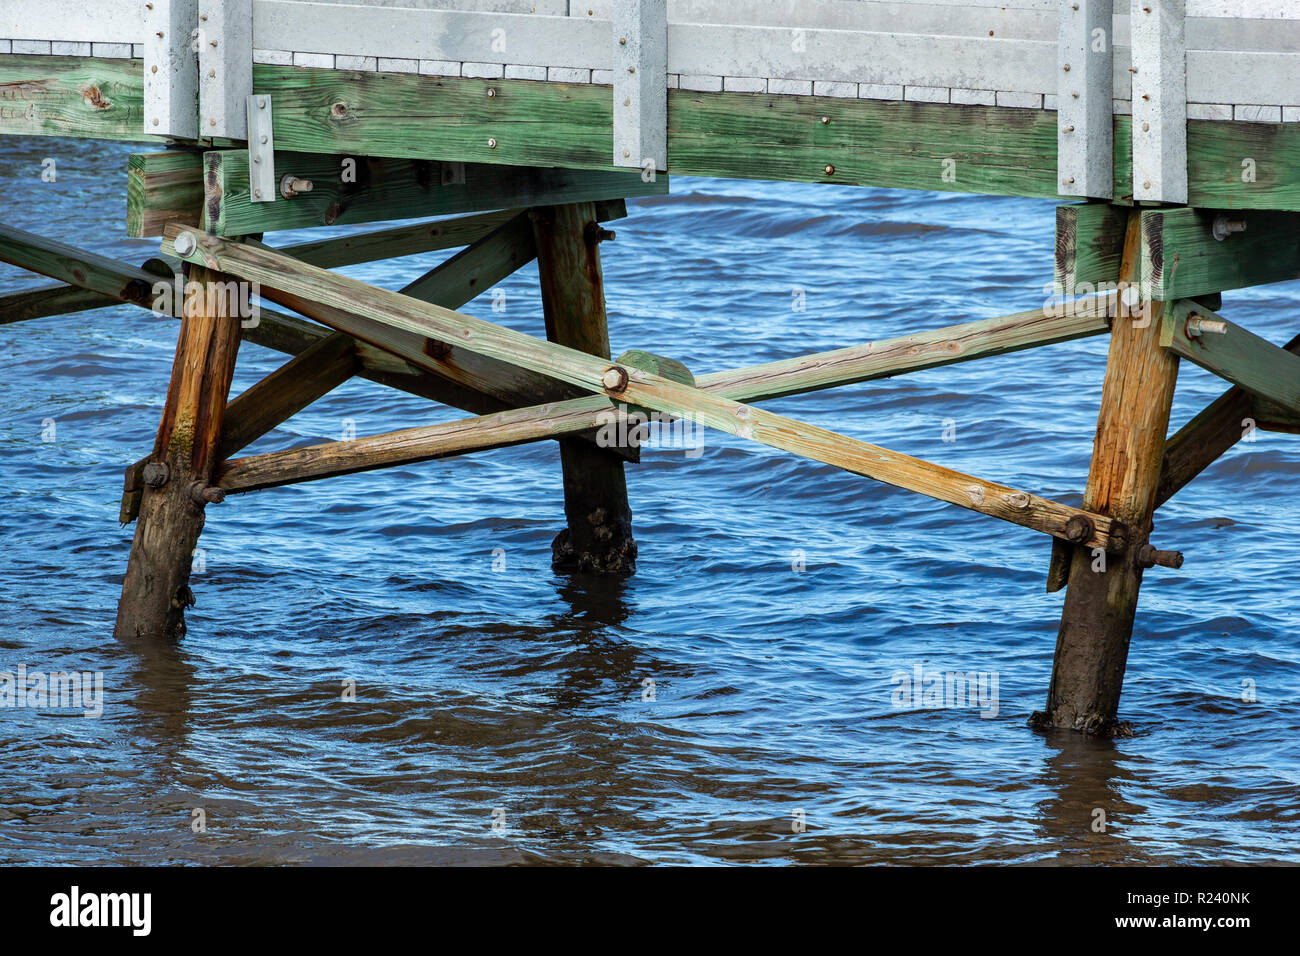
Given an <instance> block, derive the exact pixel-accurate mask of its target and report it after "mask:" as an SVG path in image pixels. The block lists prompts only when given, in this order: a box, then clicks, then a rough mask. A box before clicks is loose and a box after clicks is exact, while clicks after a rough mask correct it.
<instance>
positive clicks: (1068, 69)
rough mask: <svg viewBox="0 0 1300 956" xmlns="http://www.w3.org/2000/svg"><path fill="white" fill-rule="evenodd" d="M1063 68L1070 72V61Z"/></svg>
mask: <svg viewBox="0 0 1300 956" xmlns="http://www.w3.org/2000/svg"><path fill="white" fill-rule="evenodd" d="M1061 69H1063V70H1065V72H1066V73H1069V72H1070V64H1068V63H1067V64H1065V66H1063V67H1062V68H1061Z"/></svg>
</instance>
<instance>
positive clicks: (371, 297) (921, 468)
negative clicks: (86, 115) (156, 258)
mask: <svg viewBox="0 0 1300 956" xmlns="http://www.w3.org/2000/svg"><path fill="white" fill-rule="evenodd" d="M181 232H186V230H183V229H180V228H173V227H168V230H167V233H166V236H167V238H166V240H165V241H164V243H163V248H164V250H165V251H168V252H174V251H175V246H174V244H173V240H174V238H175V237H176V236H177V235H178V234H179V233H181ZM188 235H190V236H192V237H193V238H194V243H195V246H194V248H193V249H192V250H191V251H190V252H189V253H188V254H187V255H186V256H185V257H184V258H186V259H187V260H189V261H191V262H196V263H200V264H206V265H207V266H208V267H209V268H213V269H215V270H217V271H220V272H226V273H229V274H231V275H234V276H237V277H240V278H243V279H245V280H247V281H252V282H257V283H259V285H260V286H261V290H262V295H263V297H264V298H267V299H269V300H271V301H275V302H281V303H282V304H283V302H284V301H285V299H286V298H293V299H310V300H313V301H316V302H318V303H320V304H321V305H324V306H327V307H330V308H333V309H339V310H344V309H346V310H349V311H351V312H353V313H356V314H358V315H361V316H364V317H366V318H368V319H370V320H372V321H374V322H376V323H380V324H383V325H388V326H392V327H394V328H397V329H402V330H404V331H407V332H410V333H413V334H416V335H424V336H428V337H431V338H436V339H438V340H440V341H447V342H456V343H457V344H459V345H461V346H463V347H464V348H466V349H469V350H471V351H474V352H478V353H480V354H483V355H486V356H489V357H492V358H496V359H498V360H500V361H503V362H507V363H510V364H512V365H517V366H520V367H522V368H525V369H529V370H531V371H534V372H537V373H540V374H543V375H547V376H551V377H554V378H557V379H560V380H561V381H566V382H569V383H570V384H573V385H576V386H578V387H579V388H582V389H584V390H587V391H590V392H594V393H596V394H607V393H608V394H611V395H612V396H614V397H617V398H618V399H619V400H620V401H625V402H629V403H632V404H636V405H642V406H645V407H647V408H652V409H655V410H656V411H659V412H663V413H666V414H669V415H675V416H678V417H682V416H687V417H690V418H692V419H693V420H695V421H697V422H699V423H700V424H704V425H708V426H710V427H712V428H717V429H720V430H723V431H727V432H730V433H731V434H735V435H738V436H740V437H744V438H750V439H753V440H754V441H758V442H760V443H762V444H766V445H769V446H771V447H773V448H779V449H782V450H785V451H790V452H794V453H795V454H798V455H801V456H803V457H805V458H811V459H813V460H815V461H820V462H823V463H825V464H829V465H833V466H835V467H838V468H843V469H845V470H847V471H851V472H853V473H855V474H860V475H863V476H865V477H868V478H874V479H876V480H879V481H883V482H886V483H888V484H892V485H895V486H897V487H900V488H905V489H907V490H910V491H916V492H919V493H921V494H925V495H927V496H929V497H932V498H937V499H939V500H941V501H947V502H949V503H951V504H956V505H959V506H961V507H964V508H969V509H970V510H973V511H978V512H980V513H982V514H988V515H992V516H994V517H999V518H1003V519H1005V520H1008V521H1012V522H1014V523H1016V524H1020V525H1022V526H1024V527H1029V528H1033V529H1034V530H1037V531H1042V532H1045V533H1048V534H1052V535H1054V536H1058V537H1064V538H1073V539H1076V540H1078V542H1079V543H1080V544H1084V545H1088V546H1093V547H1102V548H1105V549H1107V550H1116V549H1118V548H1119V547H1121V546H1122V542H1121V541H1120V535H1119V534H1118V530H1119V529H1118V527H1117V526H1114V524H1113V522H1112V521H1111V519H1110V518H1108V517H1106V516H1104V515H1092V514H1087V513H1085V512H1082V511H1080V510H1079V509H1077V508H1071V507H1069V506H1067V505H1062V504H1059V503H1057V502H1053V501H1048V500H1046V499H1043V498H1039V497H1037V496H1035V495H1031V494H1028V493H1025V492H1021V491H1017V490H1015V489H1013V488H1009V487H1007V486H1005V485H1000V484H997V483H995V482H989V481H984V480H983V479H979V478H974V477H971V476H969V475H963V474H961V473H959V472H955V471H952V470H950V469H947V468H942V467H940V466H937V465H932V464H930V463H928V462H924V461H921V460H919V459H916V458H912V457H911V456H908V455H903V454H900V453H898V452H893V451H890V450H888V449H885V448H880V447H878V446H876V445H870V444H868V443H866V442H860V441H856V440H854V439H850V438H846V437H844V436H842V435H837V434H835V433H834V432H830V431H827V430H826V429H822V428H817V427H815V426H812V425H807V424H804V423H802V422H797V421H795V420H793V419H789V418H785V417H783V416H779V415H774V414H772V413H771V412H766V411H763V410H761V409H756V408H753V407H751V406H748V405H743V404H740V403H738V402H734V401H731V400H730V399H726V398H723V397H720V396H717V395H712V394H709V393H708V392H706V391H703V390H701V389H698V388H694V387H691V386H688V385H683V384H681V383H678V382H673V381H670V380H669V379H665V378H660V377H658V376H655V375H651V374H649V373H647V372H644V371H642V370H640V369H632V370H631V371H629V370H628V369H626V368H624V367H622V366H616V365H612V364H611V363H610V362H608V361H605V360H603V359H599V358H595V357H593V356H590V355H587V354H586V353H583V352H579V351H576V350H574V349H569V348H565V347H564V346H561V345H556V344H554V343H551V342H547V341H545V340H542V339H538V338H535V337H533V336H530V335H526V334H524V333H522V332H517V331H515V330H513V329H509V328H505V327H502V326H498V325H494V324H492V323H490V322H486V321H483V320H482V319H477V318H474V317H472V316H468V315H464V314H462V313H458V312H454V311H452V310H450V309H444V308H440V307H437V306H434V305H430V304H427V303H423V302H419V301H417V300H414V299H411V298H410V297H408V296H403V295H401V294H400V293H395V292H389V291H387V290H385V289H377V288H374V287H373V286H368V285H366V284H365V283H362V282H358V281H356V280H354V279H348V278H345V277H343V276H339V275H336V274H333V273H330V272H326V271H325V270H322V269H317V268H315V267H313V266H308V265H304V264H302V263H298V262H294V261H293V260H291V259H287V258H286V257H284V256H278V255H275V254H274V253H271V252H268V251H266V250H264V249H257V248H251V247H249V246H247V245H241V244H239V243H233V242H229V241H227V240H223V239H221V238H218V237H213V236H198V235H196V234H195V233H194V232H192V231H190V232H188Z"/></svg>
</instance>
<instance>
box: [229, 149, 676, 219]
mask: <svg viewBox="0 0 1300 956" xmlns="http://www.w3.org/2000/svg"><path fill="white" fill-rule="evenodd" d="M204 162H205V164H206V170H207V171H206V180H205V182H206V193H205V199H204V206H203V209H204V215H203V222H204V227H205V228H206V229H207V230H208V232H209V233H211V234H213V235H218V236H242V235H248V234H249V233H264V232H275V231H278V230H282V229H299V228H303V227H307V226H332V225H346V224H349V223H360V222H376V221H380V220H385V219H412V218H418V217H423V216H442V215H448V214H451V213H464V212H478V211H480V210H487V209H503V208H507V207H521V206H534V205H539V204H544V203H569V202H590V201H593V200H609V199H621V198H624V197H628V196H649V195H660V194H663V193H666V192H667V191H668V181H667V178H666V177H659V178H658V180H657V181H656V182H650V183H647V182H644V181H643V180H642V177H641V175H640V174H639V173H637V172H628V171H626V170H622V171H617V172H609V171H602V170H581V169H558V168H535V167H518V166H487V165H484V164H481V163H474V164H465V165H464V167H463V169H457V171H456V172H457V175H456V176H455V177H454V181H452V178H451V177H447V179H446V180H445V179H444V177H445V175H446V174H447V173H448V172H449V171H450V165H449V164H446V163H441V162H431V161H428V160H419V159H417V160H407V159H393V158H367V157H365V156H345V155H312V154H307V153H276V157H275V170H276V175H277V177H283V176H286V175H287V176H293V177H295V178H296V179H305V180H308V181H310V182H311V184H312V187H311V190H310V191H309V192H305V193H302V194H300V195H297V196H295V197H294V198H292V199H285V198H278V199H276V200H275V201H274V202H254V201H253V197H252V196H251V195H250V193H249V181H248V152H247V151H246V150H220V151H216V150H214V151H210V152H208V153H206V154H205V156H204Z"/></svg>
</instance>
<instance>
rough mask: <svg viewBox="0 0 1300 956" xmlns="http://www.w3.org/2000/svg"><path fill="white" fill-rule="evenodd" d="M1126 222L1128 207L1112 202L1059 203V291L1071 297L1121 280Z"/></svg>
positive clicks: (1057, 261) (1057, 216) (1057, 271)
mask: <svg viewBox="0 0 1300 956" xmlns="http://www.w3.org/2000/svg"><path fill="white" fill-rule="evenodd" d="M1127 223H1128V210H1127V208H1125V207H1124V206H1119V205H1115V204H1113V203H1104V202H1090V203H1071V204H1070V205H1067V206H1057V207H1056V263H1055V265H1056V267H1055V270H1054V273H1053V278H1054V284H1055V286H1056V291H1057V292H1058V293H1061V294H1063V295H1066V296H1072V295H1075V294H1082V293H1084V292H1088V291H1090V290H1095V289H1096V288H1097V286H1099V285H1103V284H1106V283H1111V284H1114V283H1116V282H1118V281H1119V263H1120V256H1121V254H1122V253H1123V251H1124V230H1125V227H1126V224H1127ZM1076 290H1078V292H1076Z"/></svg>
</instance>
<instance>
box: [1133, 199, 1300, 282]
mask: <svg viewBox="0 0 1300 956" xmlns="http://www.w3.org/2000/svg"><path fill="white" fill-rule="evenodd" d="M1217 215H1219V213H1217V212H1216V211H1214V210H1203V209H1187V208H1176V209H1161V210H1152V211H1150V212H1144V213H1142V283H1143V292H1144V294H1145V295H1148V296H1150V297H1151V298H1153V299H1155V300H1157V301H1168V300H1171V299H1184V298H1190V297H1193V296H1201V295H1204V294H1206V293H1215V292H1223V291H1225V290H1228V289H1241V288H1245V287H1246V286H1255V285H1264V284H1266V283H1269V282H1282V281H1284V280H1286V279H1294V278H1297V277H1300V214H1297V213H1292V212H1269V211H1260V210H1244V211H1231V212H1229V213H1228V214H1227V215H1226V216H1225V218H1226V219H1228V220H1231V221H1238V222H1241V223H1244V224H1245V226H1246V229H1245V231H1244V232H1238V233H1233V234H1231V235H1229V236H1227V237H1226V238H1225V239H1223V240H1222V241H1220V240H1218V239H1215V238H1214V220H1215V217H1216V216H1217Z"/></svg>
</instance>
